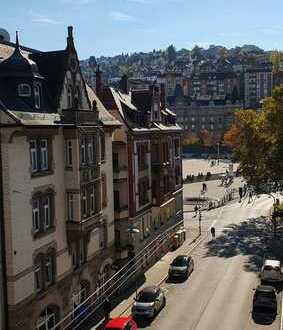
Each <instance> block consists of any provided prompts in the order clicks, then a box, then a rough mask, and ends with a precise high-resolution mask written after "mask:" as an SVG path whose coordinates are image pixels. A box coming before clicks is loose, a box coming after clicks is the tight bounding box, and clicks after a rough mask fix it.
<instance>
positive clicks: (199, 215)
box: [198, 210, 202, 235]
mask: <svg viewBox="0 0 283 330" xmlns="http://www.w3.org/2000/svg"><path fill="white" fill-rule="evenodd" d="M201 217H202V215H201V210H199V214H198V230H199V235H201Z"/></svg>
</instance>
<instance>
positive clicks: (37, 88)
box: [34, 85, 40, 109]
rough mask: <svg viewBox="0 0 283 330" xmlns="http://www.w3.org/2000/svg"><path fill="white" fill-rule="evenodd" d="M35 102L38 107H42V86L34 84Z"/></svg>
mask: <svg viewBox="0 0 283 330" xmlns="http://www.w3.org/2000/svg"><path fill="white" fill-rule="evenodd" d="M34 104H35V108H36V109H40V87H39V86H38V85H35V86H34Z"/></svg>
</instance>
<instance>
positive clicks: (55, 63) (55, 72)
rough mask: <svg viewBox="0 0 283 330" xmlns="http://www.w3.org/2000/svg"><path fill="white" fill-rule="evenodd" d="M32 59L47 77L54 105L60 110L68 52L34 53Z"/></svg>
mask: <svg viewBox="0 0 283 330" xmlns="http://www.w3.org/2000/svg"><path fill="white" fill-rule="evenodd" d="M30 57H31V58H32V59H33V60H34V61H35V62H36V63H37V65H38V68H39V72H40V73H41V74H42V76H43V77H45V79H46V83H47V87H48V90H49V92H50V96H51V99H52V103H53V105H54V107H55V108H58V106H59V101H60V96H61V93H62V86H63V82H64V77H65V74H66V69H67V64H68V52H67V50H59V51H54V52H41V53H34V54H31V55H30Z"/></svg>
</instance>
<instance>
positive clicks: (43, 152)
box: [40, 139, 48, 171]
mask: <svg viewBox="0 0 283 330" xmlns="http://www.w3.org/2000/svg"><path fill="white" fill-rule="evenodd" d="M40 162H41V168H40V169H41V170H43V171H46V170H48V140H47V139H40Z"/></svg>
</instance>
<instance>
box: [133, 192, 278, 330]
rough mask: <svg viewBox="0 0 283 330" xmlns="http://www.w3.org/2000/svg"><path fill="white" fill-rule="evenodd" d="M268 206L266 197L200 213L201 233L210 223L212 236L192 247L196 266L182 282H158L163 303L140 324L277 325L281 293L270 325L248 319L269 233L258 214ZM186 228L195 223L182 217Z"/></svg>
mask: <svg viewBox="0 0 283 330" xmlns="http://www.w3.org/2000/svg"><path fill="white" fill-rule="evenodd" d="M271 205H272V200H271V199H270V198H268V197H266V196H265V197H262V198H258V199H257V198H256V199H255V200H254V201H253V203H250V204H248V203H247V202H246V201H244V202H243V203H237V202H236V203H233V204H231V205H227V206H225V207H223V208H221V209H217V210H214V211H210V212H207V213H205V214H204V215H203V221H202V227H203V232H204V231H205V230H207V229H209V227H210V226H211V225H212V224H213V225H214V227H215V228H216V239H215V240H211V237H210V235H209V236H208V237H207V238H206V239H204V240H203V242H202V243H201V244H200V245H199V246H198V247H197V248H196V249H195V250H194V251H193V253H192V255H193V258H194V260H195V270H194V272H193V273H192V274H191V276H190V278H189V279H188V280H187V281H185V282H183V283H167V282H165V283H164V284H162V287H163V289H164V290H165V293H166V297H167V305H166V307H165V308H164V309H163V310H162V311H161V312H160V313H159V314H158V315H157V316H156V317H155V319H154V320H152V322H139V324H138V325H139V328H147V329H156V330H157V329H158V330H160V329H162V330H166V329H168V330H172V329H179V330H208V329H209V330H218V329H219V330H254V329H266V330H270V329H277V330H278V329H280V322H281V315H280V314H281V292H279V293H278V302H279V307H278V315H277V318H276V320H275V321H274V322H273V323H272V324H271V325H268V326H266V325H260V324H256V323H255V322H254V321H253V319H252V317H251V307H252V296H253V288H255V287H256V286H257V284H259V278H258V270H259V269H260V266H261V265H262V261H263V257H264V254H265V253H267V250H268V248H267V245H268V241H269V239H270V237H268V236H267V234H266V227H265V222H264V219H263V218H261V217H260V216H261V215H263V213H264V211H266V210H268V209H269V208H270V206H271ZM186 227H188V228H194V227H195V229H196V228H198V221H197V219H195V218H192V215H191V216H189V215H188V216H187V217H186Z"/></svg>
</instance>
